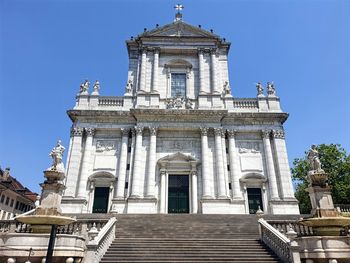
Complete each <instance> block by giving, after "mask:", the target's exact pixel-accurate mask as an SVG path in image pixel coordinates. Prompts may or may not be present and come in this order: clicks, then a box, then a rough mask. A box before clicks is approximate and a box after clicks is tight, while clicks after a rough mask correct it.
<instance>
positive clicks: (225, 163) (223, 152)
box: [221, 130, 230, 196]
mask: <svg viewBox="0 0 350 263" xmlns="http://www.w3.org/2000/svg"><path fill="white" fill-rule="evenodd" d="M225 135H226V134H225V131H224V130H222V132H221V146H222V147H221V151H222V160H223V165H222V166H223V168H224V178H225V188H226V190H225V192H226V194H227V195H228V196H229V193H230V189H229V185H228V182H229V180H228V171H227V154H226V138H225Z"/></svg>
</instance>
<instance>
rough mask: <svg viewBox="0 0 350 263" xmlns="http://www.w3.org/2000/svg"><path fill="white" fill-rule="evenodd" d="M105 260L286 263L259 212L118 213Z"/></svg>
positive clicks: (109, 262) (111, 261)
mask: <svg viewBox="0 0 350 263" xmlns="http://www.w3.org/2000/svg"><path fill="white" fill-rule="evenodd" d="M117 220H118V222H117V228H116V239H115V240H114V242H113V243H112V244H111V246H110V247H109V249H108V251H107V252H106V254H105V256H104V257H103V259H102V260H101V262H103V263H115V262H182V263H184V262H216V263H220V262H237V263H238V262H242V263H243V262H244V263H248V262H250V263H257V262H262V263H272V262H280V261H279V259H278V258H277V256H276V255H274V254H273V252H272V251H271V250H269V249H268V248H267V247H266V246H265V245H264V244H262V243H261V242H260V240H259V233H258V224H257V217H256V216H255V215H200V214H198V215H189V214H168V215H159V214H158V215H118V216H117Z"/></svg>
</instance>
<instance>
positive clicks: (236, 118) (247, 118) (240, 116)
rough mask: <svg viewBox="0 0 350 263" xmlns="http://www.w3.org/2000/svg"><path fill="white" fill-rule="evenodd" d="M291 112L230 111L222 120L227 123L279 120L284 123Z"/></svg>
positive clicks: (267, 122) (254, 122)
mask: <svg viewBox="0 0 350 263" xmlns="http://www.w3.org/2000/svg"><path fill="white" fill-rule="evenodd" d="M288 116H289V114H288V113H285V112H228V113H227V114H226V115H225V116H224V118H223V119H222V122H223V123H225V124H230V123H234V124H239V123H244V124H256V122H260V123H261V124H263V123H266V124H271V123H272V122H278V123H279V124H283V123H284V122H285V121H286V120H287V119H288Z"/></svg>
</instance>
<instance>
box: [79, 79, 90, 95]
mask: <svg viewBox="0 0 350 263" xmlns="http://www.w3.org/2000/svg"><path fill="white" fill-rule="evenodd" d="M89 86H90V82H89V81H88V80H87V79H86V80H85V82H84V83H81V84H80V94H82V93H88V91H89Z"/></svg>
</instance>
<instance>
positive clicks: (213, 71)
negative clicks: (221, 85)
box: [210, 49, 219, 93]
mask: <svg viewBox="0 0 350 263" xmlns="http://www.w3.org/2000/svg"><path fill="white" fill-rule="evenodd" d="M210 55H211V60H210V62H211V87H212V88H211V92H212V93H219V91H218V87H217V79H216V49H211V50H210Z"/></svg>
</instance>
